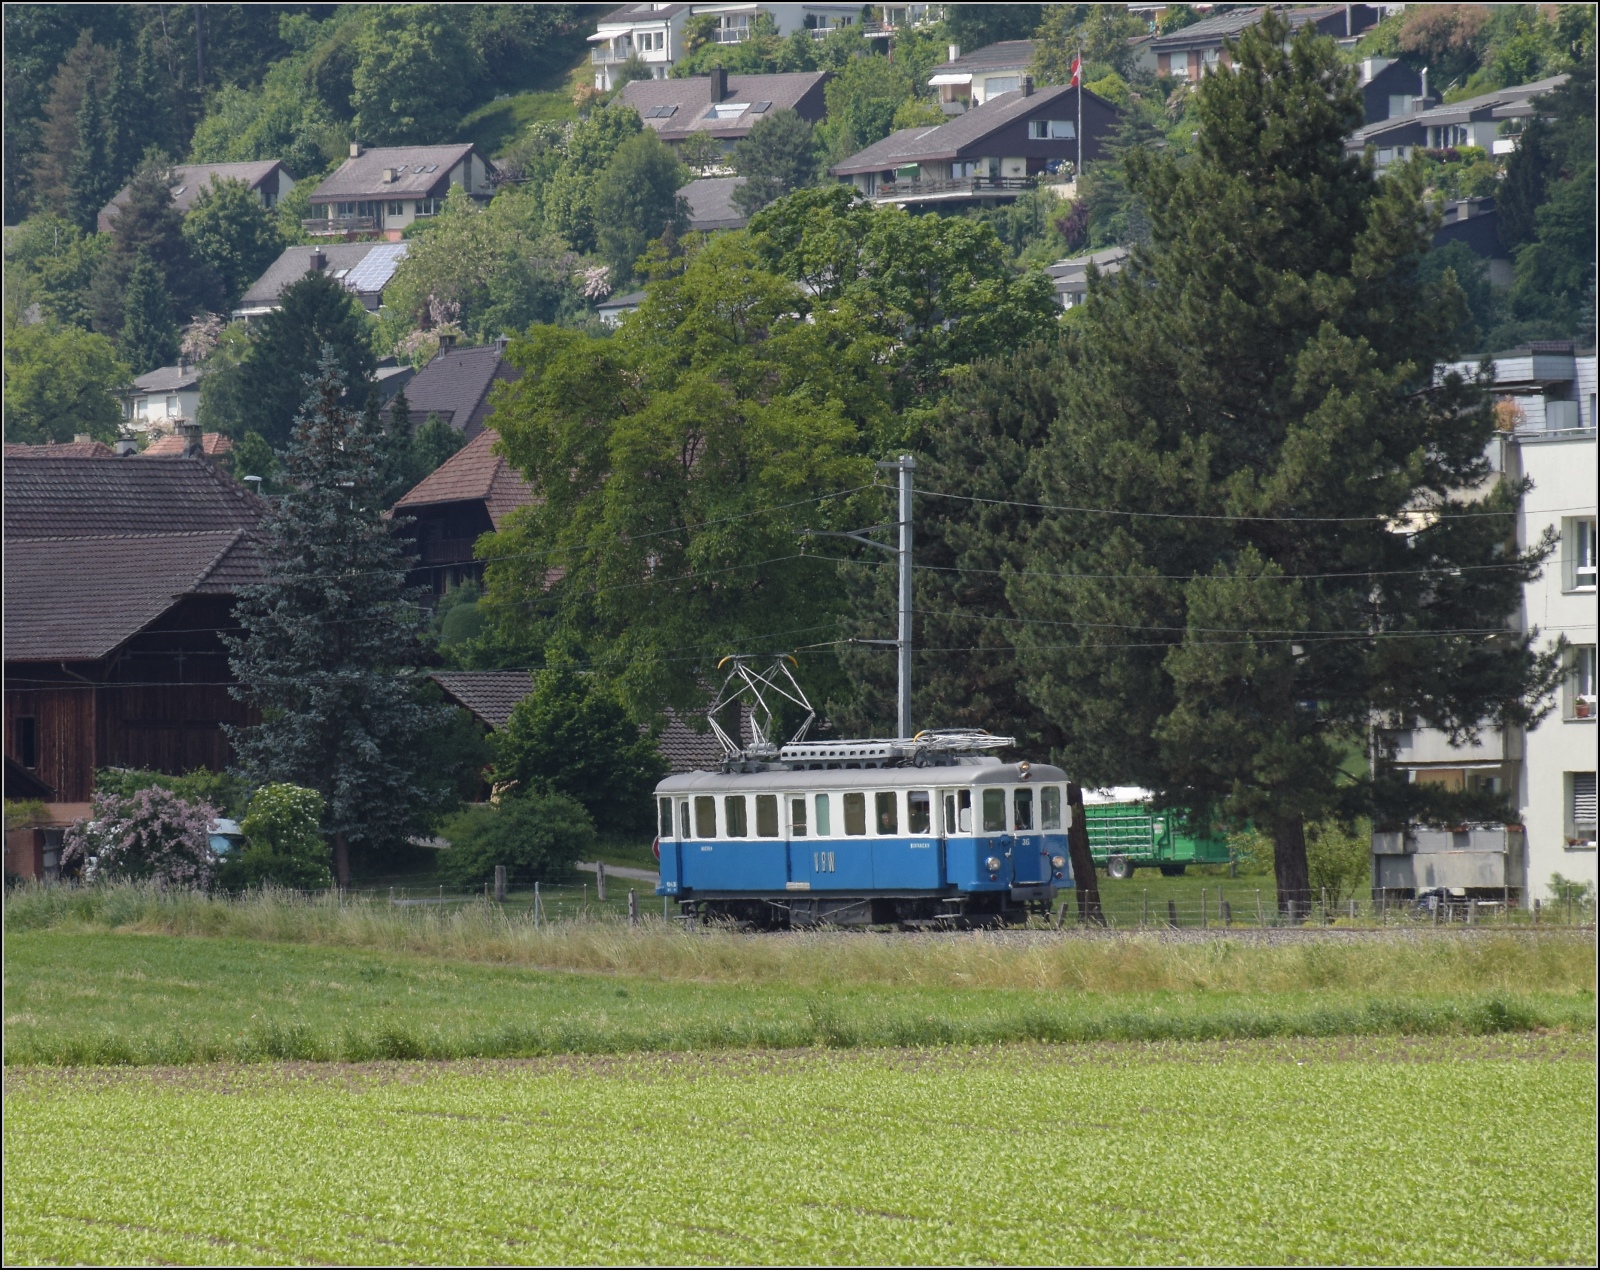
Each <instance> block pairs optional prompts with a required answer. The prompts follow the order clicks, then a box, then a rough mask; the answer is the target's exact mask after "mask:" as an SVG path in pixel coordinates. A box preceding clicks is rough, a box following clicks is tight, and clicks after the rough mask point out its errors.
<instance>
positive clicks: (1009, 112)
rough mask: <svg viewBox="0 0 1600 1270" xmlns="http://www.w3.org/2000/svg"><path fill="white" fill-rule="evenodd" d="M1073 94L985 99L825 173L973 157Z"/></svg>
mask: <svg viewBox="0 0 1600 1270" xmlns="http://www.w3.org/2000/svg"><path fill="white" fill-rule="evenodd" d="M1077 92H1078V90H1077V89H1075V88H1071V87H1069V86H1067V85H1065V84H1057V85H1055V86H1054V87H1051V88H1041V89H1039V90H1038V91H1037V92H1034V93H1024V92H1023V91H1022V90H1021V89H1017V90H1015V91H1013V92H1009V93H1001V94H1000V95H999V96H998V97H991V98H989V100H988V101H986V102H984V103H983V105H981V106H974V107H973V108H972V109H971V110H969V111H967V112H966V113H965V114H960V115H957V116H956V117H955V118H954V119H951V120H950V122H948V123H942V124H939V125H937V126H936V127H932V128H923V129H917V128H906V129H904V130H902V131H900V132H896V133H892V134H890V135H889V136H888V137H886V138H885V139H884V140H882V141H879V142H877V143H876V144H874V145H870V146H868V147H867V148H866V149H865V150H862V151H861V152H860V153H858V154H853V155H851V156H850V157H849V158H848V159H846V160H845V161H844V162H843V163H839V164H835V165H834V166H833V167H832V168H829V169H828V170H829V171H830V172H832V173H834V174H835V175H837V176H846V175H849V174H851V173H855V172H875V171H880V170H882V169H884V168H891V167H894V166H896V165H897V164H899V163H927V162H930V161H933V160H938V159H959V158H963V157H972V156H975V155H976V151H975V150H974V147H976V146H978V145H981V144H982V143H983V142H984V141H985V140H986V139H987V138H988V137H989V136H990V135H991V134H992V133H994V132H996V131H998V130H999V129H1001V128H1005V127H1009V126H1010V125H1011V124H1013V123H1016V122H1017V121H1018V120H1020V119H1026V118H1028V117H1029V116H1031V115H1034V114H1038V113H1042V112H1044V111H1047V110H1049V109H1050V108H1051V107H1052V106H1053V105H1055V104H1056V103H1057V102H1061V101H1073V100H1074V99H1075V97H1076V95H1077ZM1084 96H1085V98H1087V99H1089V100H1093V101H1099V102H1102V104H1105V105H1109V103H1107V102H1105V100H1104V98H1101V97H1098V96H1097V95H1096V94H1094V93H1091V92H1089V91H1088V90H1087V89H1085V90H1084Z"/></svg>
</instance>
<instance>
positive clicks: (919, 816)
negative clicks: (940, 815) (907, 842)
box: [906, 789, 933, 833]
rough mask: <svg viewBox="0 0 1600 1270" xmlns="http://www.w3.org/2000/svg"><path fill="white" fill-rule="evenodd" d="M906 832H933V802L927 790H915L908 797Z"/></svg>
mask: <svg viewBox="0 0 1600 1270" xmlns="http://www.w3.org/2000/svg"><path fill="white" fill-rule="evenodd" d="M906 832H907V833H932V832H933V801H932V799H931V798H930V797H929V795H928V791H927V790H925V789H914V790H912V791H911V792H910V793H909V794H907V795H906Z"/></svg>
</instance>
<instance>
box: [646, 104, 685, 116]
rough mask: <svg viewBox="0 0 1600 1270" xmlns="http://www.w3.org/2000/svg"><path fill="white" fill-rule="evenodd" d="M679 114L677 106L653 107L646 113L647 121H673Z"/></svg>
mask: <svg viewBox="0 0 1600 1270" xmlns="http://www.w3.org/2000/svg"><path fill="white" fill-rule="evenodd" d="M677 113H678V108H677V107H676V106H652V107H650V109H649V110H647V111H646V112H645V116H644V117H645V118H646V119H671V118H672V116H673V115H675V114H677Z"/></svg>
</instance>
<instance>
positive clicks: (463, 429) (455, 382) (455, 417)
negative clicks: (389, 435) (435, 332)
mask: <svg viewBox="0 0 1600 1270" xmlns="http://www.w3.org/2000/svg"><path fill="white" fill-rule="evenodd" d="M521 377H522V372H521V371H520V370H518V369H517V368H516V367H515V366H512V365H511V364H510V363H509V362H507V361H506V360H505V356H504V354H503V352H502V351H501V349H500V348H499V347H498V346H497V345H494V344H484V345H481V346H478V347H472V348H452V349H451V350H450V351H449V352H441V353H439V354H437V355H436V356H435V357H434V359H433V360H432V361H431V362H429V363H428V364H427V365H426V366H424V367H423V368H422V369H421V370H419V371H418V372H417V374H416V377H415V378H414V379H412V381H411V382H410V383H409V384H407V385H406V401H407V403H408V404H409V405H410V407H411V418H412V421H413V422H415V423H425V422H426V421H427V418H428V416H429V415H430V414H437V415H438V416H439V417H440V418H441V419H443V420H444V421H445V422H446V423H448V424H449V425H450V426H451V427H452V428H454V429H455V430H456V431H457V432H460V433H463V434H464V435H465V436H466V437H467V439H468V440H471V439H472V438H473V437H475V436H477V435H478V432H479V430H480V429H481V428H482V427H483V421H484V417H485V416H486V415H487V414H488V413H489V389H490V387H491V386H492V385H493V384H494V381H495V380H496V379H497V378H499V379H507V380H510V379H520V378H521Z"/></svg>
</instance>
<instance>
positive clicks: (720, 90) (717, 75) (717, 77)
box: [711, 66, 728, 105]
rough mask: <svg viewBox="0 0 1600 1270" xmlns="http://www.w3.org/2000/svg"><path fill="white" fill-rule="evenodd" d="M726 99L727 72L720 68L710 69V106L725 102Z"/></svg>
mask: <svg viewBox="0 0 1600 1270" xmlns="http://www.w3.org/2000/svg"><path fill="white" fill-rule="evenodd" d="M727 97H728V72H727V71H726V70H725V69H724V68H723V67H721V66H713V67H712V68H711V104H712V105H716V104H717V102H719V101H726V100H727Z"/></svg>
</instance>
